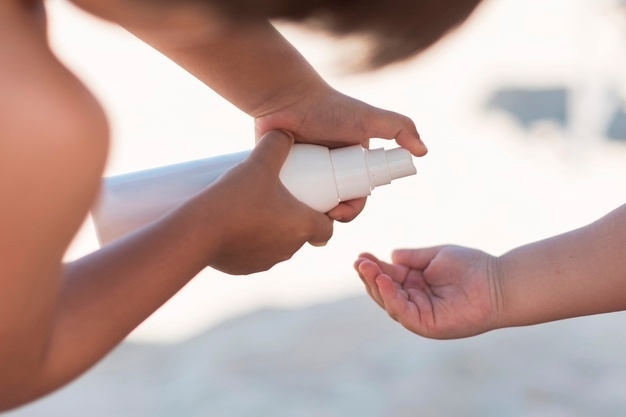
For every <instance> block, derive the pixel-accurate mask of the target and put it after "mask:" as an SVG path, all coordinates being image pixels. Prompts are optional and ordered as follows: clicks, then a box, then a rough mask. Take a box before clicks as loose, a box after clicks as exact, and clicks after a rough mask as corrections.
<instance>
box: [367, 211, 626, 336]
mask: <svg viewBox="0 0 626 417" xmlns="http://www.w3.org/2000/svg"><path fill="white" fill-rule="evenodd" d="M624 248H626V205H623V206H621V207H619V208H617V209H616V210H614V211H613V212H611V213H609V214H608V215H606V216H604V217H603V218H601V219H599V220H597V221H596V222H594V223H592V224H590V225H588V226H585V227H582V228H580V229H577V230H573V231H571V232H568V233H564V234H562V235H559V236H555V237H552V238H549V239H546V240H542V241H539V242H535V243H531V244H528V245H525V246H521V247H519V248H516V249H514V250H512V251H510V252H508V253H506V254H504V255H502V256H500V257H495V256H491V255H489V254H487V253H485V252H483V251H480V250H477V249H471V248H465V247H461V246H453V245H444V246H437V247H431V248H419V249H399V250H396V251H394V252H393V254H392V262H391V263H387V262H384V261H381V260H379V259H378V258H376V257H375V256H373V255H371V254H367V253H365V254H362V255H361V257H360V258H359V259H358V260H357V261H356V263H355V268H356V270H357V272H358V273H359V276H360V277H361V279H362V280H363V282H364V284H365V287H366V289H367V291H368V293H369V294H370V296H371V297H372V298H373V299H374V301H376V302H377V303H378V304H379V305H380V306H381V307H382V308H384V309H385V310H386V311H387V312H388V313H389V315H390V316H391V317H392V318H394V319H395V320H397V321H399V322H400V323H401V324H402V325H403V326H404V327H406V328H407V329H409V330H411V331H412V332H415V333H417V334H419V335H422V336H426V337H431V338H436V339H451V338H460V337H468V336H473V335H476V334H480V333H483V332H486V331H490V330H493V329H497V328H502V327H513V326H523V325H533V324H539V323H544V322H548V321H553V320H560V319H565V318H571V317H578V316H585V315H591V314H600V313H609V312H613V311H620V310H626V254H625V249H624Z"/></svg>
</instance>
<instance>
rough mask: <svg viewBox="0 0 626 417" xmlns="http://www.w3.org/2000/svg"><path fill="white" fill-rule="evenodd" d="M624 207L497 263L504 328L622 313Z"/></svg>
mask: <svg viewBox="0 0 626 417" xmlns="http://www.w3.org/2000/svg"><path fill="white" fill-rule="evenodd" d="M624 248H626V205H624V206H621V207H619V208H618V209H616V210H614V211H613V212H611V213H609V214H608V215H606V216H605V217H603V218H601V219H599V220H598V221H596V222H594V223H592V224H590V225H588V226H585V227H582V228H580V229H577V230H574V231H571V232H568V233H565V234H562V235H559V236H555V237H553V238H550V239H546V240H543V241H539V242H536V243H532V244H529V245H526V246H522V247H520V248H517V249H514V250H512V251H510V252H509V253H506V254H504V255H503V256H501V257H500V258H499V261H498V262H499V272H500V280H499V281H500V284H501V291H500V294H502V301H503V302H502V305H503V306H504V308H503V310H502V317H501V324H502V327H508V326H519V325H529V324H536V323H543V322H547V321H553V320H559V319H565V318H570V317H577V316H585V315H591V314H600V313H608V312H613V311H619V310H624V309H626V253H624V251H625V249H624Z"/></svg>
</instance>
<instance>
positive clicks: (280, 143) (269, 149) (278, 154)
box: [250, 130, 294, 177]
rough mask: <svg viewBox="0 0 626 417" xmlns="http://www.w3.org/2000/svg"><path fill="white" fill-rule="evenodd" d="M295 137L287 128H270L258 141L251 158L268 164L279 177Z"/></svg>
mask: <svg viewBox="0 0 626 417" xmlns="http://www.w3.org/2000/svg"><path fill="white" fill-rule="evenodd" d="M293 142H294V138H293V135H292V134H291V133H289V132H287V131H285V130H270V131H269V132H267V133H266V134H265V135H263V137H261V139H260V140H259V141H258V143H257V145H256V146H255V148H254V149H253V150H252V154H251V156H250V157H251V158H252V159H254V160H256V161H258V162H259V163H261V164H263V165H264V166H267V167H268V168H269V169H270V171H271V173H272V174H276V177H278V175H279V173H280V170H281V168H282V167H283V164H284V163H285V160H286V159H287V155H289V151H290V150H291V146H292V145H293Z"/></svg>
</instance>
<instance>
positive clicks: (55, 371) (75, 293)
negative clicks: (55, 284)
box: [15, 208, 211, 402]
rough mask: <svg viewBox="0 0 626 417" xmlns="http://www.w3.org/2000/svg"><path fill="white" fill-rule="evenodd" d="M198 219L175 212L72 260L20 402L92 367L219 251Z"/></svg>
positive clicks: (36, 395) (41, 393)
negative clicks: (41, 352) (35, 367)
mask: <svg viewBox="0 0 626 417" xmlns="http://www.w3.org/2000/svg"><path fill="white" fill-rule="evenodd" d="M207 210H208V208H207ZM193 218H194V217H193V216H180V215H179V216H175V217H173V216H170V217H169V218H167V219H166V220H164V221H162V222H160V223H159V224H158V227H154V226H153V227H148V228H146V229H144V230H142V231H140V232H139V233H137V234H135V235H132V236H129V237H128V238H126V239H122V240H120V241H119V242H117V243H113V244H112V245H110V246H107V247H104V248H103V249H101V250H99V251H97V252H94V253H93V254H90V255H88V256H86V257H84V258H82V259H79V260H77V261H75V262H72V263H70V264H68V265H66V267H65V270H64V273H63V277H62V282H61V287H60V290H59V295H58V298H57V300H58V301H57V304H56V309H54V312H53V316H54V320H53V321H52V329H51V331H50V332H49V334H50V336H49V338H48V341H47V347H46V349H45V357H44V359H43V362H42V364H41V366H40V370H39V372H38V375H37V376H34V377H33V378H32V379H31V380H32V381H33V383H32V384H31V386H29V387H27V388H26V389H23V390H22V391H21V392H20V395H24V398H20V399H18V398H16V399H15V400H16V401H19V402H24V401H28V400H30V399H33V398H37V397H39V396H41V395H43V394H45V393H47V392H49V391H51V390H54V389H56V388H58V387H60V386H62V385H63V384H65V383H67V382H69V381H71V380H72V379H74V378H75V377H77V376H78V375H80V374H81V373H83V372H84V371H86V370H87V369H89V368H90V367H91V366H92V365H93V364H95V363H96V362H97V361H98V360H100V359H101V358H102V357H103V356H105V355H106V354H107V353H108V352H110V351H111V350H112V349H113V348H114V347H115V346H116V345H117V344H119V343H120V342H121V341H122V340H123V339H124V338H125V337H126V336H127V335H128V334H129V333H130V332H131V331H132V330H133V329H134V328H135V327H136V326H137V325H139V324H140V323H141V322H142V321H144V320H145V319H146V318H147V317H148V316H150V315H151V314H152V313H153V312H154V311H155V310H157V309H158V308H159V307H160V306H161V305H162V304H163V303H164V302H165V301H167V300H168V299H169V298H170V297H171V296H172V295H174V294H175V293H176V292H177V291H179V290H180V289H181V288H182V287H183V286H184V285H185V284H186V283H187V282H188V281H189V280H190V279H191V278H193V277H194V276H195V275H196V274H197V273H198V272H200V271H201V270H202V269H203V267H204V265H206V263H207V262H209V260H208V259H209V258H210V253H211V250H210V247H207V245H206V244H204V243H203V244H198V242H196V241H195V240H198V239H199V237H198V235H197V233H198V232H196V231H194V230H197V224H195V222H194V221H192V219H193ZM202 239H203V241H204V242H207V241H208V240H209V239H207V238H206V237H202Z"/></svg>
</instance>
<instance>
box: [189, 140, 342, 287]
mask: <svg viewBox="0 0 626 417" xmlns="http://www.w3.org/2000/svg"><path fill="white" fill-rule="evenodd" d="M292 144H293V137H292V136H290V135H289V134H287V133H286V132H284V131H277V130H273V131H270V132H267V133H266V134H265V135H263V137H262V138H261V140H260V141H259V143H258V144H257V146H256V147H255V148H254V150H253V151H252V153H251V154H250V156H249V157H248V158H246V159H245V160H244V161H243V162H241V163H240V164H239V165H237V166H235V167H233V168H232V169H230V170H229V171H227V172H226V173H225V174H224V175H223V176H221V177H220V179H218V180H217V181H216V182H215V183H213V184H212V185H211V186H210V187H208V188H207V189H206V190H205V191H203V192H202V193H200V194H199V195H197V196H196V197H195V198H193V199H191V200H190V201H189V202H188V203H186V204H185V206H189V207H188V208H185V207H183V208H182V209H183V210H191V212H192V213H194V214H192V216H196V215H197V216H198V218H199V221H198V224H205V225H207V226H209V227H210V228H208V229H207V230H204V231H200V233H201V234H205V235H207V236H209V235H210V236H211V237H210V239H211V240H212V241H216V242H219V243H218V244H217V245H213V244H209V245H208V246H209V248H210V251H209V252H210V259H208V261H207V263H208V265H209V266H211V267H213V268H215V269H218V270H220V271H223V272H226V273H229V274H237V275H238V274H248V273H252V272H258V271H263V270H267V269H269V268H271V267H272V266H273V265H274V264H276V263H278V262H282V261H285V260H287V259H289V258H291V256H292V255H293V254H294V253H295V252H296V251H297V250H298V249H300V247H302V245H304V244H305V243H307V242H309V243H311V244H312V245H323V244H325V243H326V242H327V241H328V240H329V239H330V238H331V236H332V232H333V221H332V219H331V218H330V217H328V216H327V215H325V214H322V213H319V212H317V211H315V210H313V209H311V208H310V207H308V206H307V205H305V204H304V203H301V202H300V201H298V200H296V198H295V197H293V196H292V195H291V193H290V192H289V191H288V190H287V189H286V188H285V186H284V185H283V184H282V182H281V181H280V179H279V174H280V170H281V168H282V166H283V163H284V162H285V159H286V158H287V155H288V154H289V151H290V150H291V146H292ZM216 219H219V221H216Z"/></svg>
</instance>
